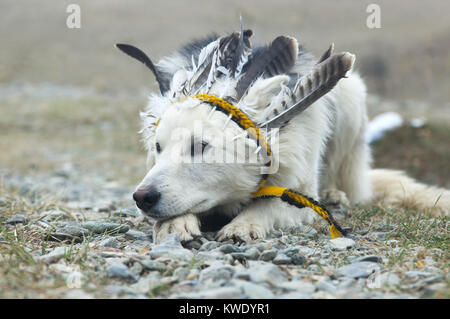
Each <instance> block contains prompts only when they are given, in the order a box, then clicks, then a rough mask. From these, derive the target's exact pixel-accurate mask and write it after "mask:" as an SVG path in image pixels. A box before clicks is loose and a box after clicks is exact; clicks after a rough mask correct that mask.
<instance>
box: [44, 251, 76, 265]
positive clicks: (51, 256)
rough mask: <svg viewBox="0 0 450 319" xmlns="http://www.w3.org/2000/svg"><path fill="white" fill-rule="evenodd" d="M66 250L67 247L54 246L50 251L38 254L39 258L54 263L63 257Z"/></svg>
mask: <svg viewBox="0 0 450 319" xmlns="http://www.w3.org/2000/svg"><path fill="white" fill-rule="evenodd" d="M68 251H69V248H68V247H56V248H55V249H53V250H52V251H51V252H50V253H48V254H45V255H42V256H40V257H39V260H40V261H42V262H44V263H48V264H50V263H54V262H56V261H58V260H60V259H61V258H63V257H64V255H65V254H66V253H67V252H68Z"/></svg>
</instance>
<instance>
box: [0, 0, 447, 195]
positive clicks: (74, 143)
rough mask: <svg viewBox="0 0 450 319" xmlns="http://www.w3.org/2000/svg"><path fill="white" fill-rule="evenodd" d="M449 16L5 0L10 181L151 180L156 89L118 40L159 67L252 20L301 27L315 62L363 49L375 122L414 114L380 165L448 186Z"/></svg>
mask: <svg viewBox="0 0 450 319" xmlns="http://www.w3.org/2000/svg"><path fill="white" fill-rule="evenodd" d="M70 3H76V4H78V5H79V6H80V8H81V28H79V29H69V28H68V27H67V26H66V19H67V17H68V15H69V13H67V12H66V8H67V6H68V5H69V4H70ZM370 3H376V4H378V5H379V6H380V8H381V28H375V29H370V28H368V26H367V24H366V20H367V17H368V16H369V14H370V13H367V12H366V8H367V6H368V5H369V4H370ZM449 11H450V1H448V0H433V1H426V2H425V1H421V0H409V1H392V0H389V1H381V0H378V1H376V2H374V1H373V0H372V1H360V0H353V1H349V0H340V1H333V0H329V1H303V0H278V1H269V0H248V1H242V0H231V1H230V0H229V1H218V0H196V1H162V0H152V1H144V0H129V1H119V0H96V1H91V0H86V1H84V0H77V1H74V0H71V1H65V0H64V1H63V0H53V1H52V0H41V1H24V0H2V1H1V2H0V39H1V41H2V44H1V46H0V114H1V116H0V173H1V176H2V178H3V183H6V184H8V183H20V182H21V181H22V178H23V176H26V177H27V178H29V177H30V176H35V177H36V179H35V180H39V181H40V182H41V183H42V184H43V185H45V184H46V181H48V178H55V176H56V178H59V180H61V178H65V179H66V184H64V183H63V184H61V185H63V186H62V187H69V186H68V185H69V184H70V182H72V181H74V180H76V179H77V178H84V179H86V182H87V183H90V182H91V181H92V180H94V179H95V177H98V178H100V179H101V180H103V179H105V180H106V181H107V182H109V183H112V184H114V183H115V184H114V185H124V186H127V187H132V186H134V185H136V184H137V183H138V182H139V181H140V179H141V177H142V176H143V175H144V174H145V152H144V150H143V149H142V147H141V145H140V141H139V136H138V134H137V131H138V130H139V118H138V112H139V110H141V109H143V107H144V106H145V103H146V96H147V94H148V93H149V92H151V91H153V90H156V85H155V81H154V79H153V75H152V74H151V73H150V72H149V71H148V70H147V69H146V68H145V67H143V66H142V65H141V64H139V63H137V62H136V61H134V60H132V59H130V58H128V57H126V56H125V55H123V53H121V52H119V51H118V50H117V49H115V48H114V44H115V43H118V42H122V43H130V44H134V45H136V46H138V47H139V48H141V49H143V50H144V51H145V52H147V53H148V54H149V55H150V57H151V58H152V59H153V60H154V61H158V59H159V58H161V57H163V56H164V55H168V54H170V53H172V52H173V51H174V50H176V49H177V48H179V47H180V46H182V45H183V43H185V42H187V41H190V40H191V39H192V38H198V37H202V36H204V35H207V34H209V33H211V32H218V33H219V34H225V33H228V32H231V31H234V30H237V29H239V15H240V14H242V17H243V22H244V27H245V28H250V29H252V30H253V31H254V36H253V38H252V40H253V43H262V44H265V43H268V42H270V41H271V40H273V39H274V38H275V37H276V36H278V35H291V36H294V37H296V38H297V39H298V40H299V42H300V43H301V44H302V45H303V46H304V47H305V48H306V49H308V50H310V51H311V52H313V53H314V54H315V55H317V56H320V55H321V54H322V52H323V51H324V50H326V49H327V48H328V46H329V44H330V43H331V42H334V43H335V50H336V51H338V52H339V51H350V52H352V53H355V54H356V56H357V62H356V69H357V70H358V71H359V72H360V73H361V74H362V76H363V77H364V79H365V81H366V83H367V85H368V91H369V101H368V104H369V113H370V117H371V118H373V117H374V116H375V115H377V114H379V113H381V112H385V111H395V112H398V113H399V114H400V115H401V116H402V117H403V119H404V121H403V123H404V125H403V126H401V127H400V128H398V129H397V130H395V131H392V132H390V133H388V135H387V136H386V137H385V138H383V139H382V140H380V141H377V142H376V143H375V144H374V157H375V166H377V167H394V168H401V169H406V170H407V171H408V172H409V173H410V174H412V175H413V176H415V177H416V178H419V179H421V180H423V181H425V182H427V183H431V184H437V185H440V186H444V187H450V178H449V177H450V173H449V163H450V136H449V135H450V102H449V101H450V99H449V98H450V90H449V88H450V19H448V12H449ZM413 119H421V120H424V121H425V122H424V123H425V124H424V125H419V126H420V127H417V125H416V126H412V125H410V124H409V123H410V120H413ZM58 185H59V184H58Z"/></svg>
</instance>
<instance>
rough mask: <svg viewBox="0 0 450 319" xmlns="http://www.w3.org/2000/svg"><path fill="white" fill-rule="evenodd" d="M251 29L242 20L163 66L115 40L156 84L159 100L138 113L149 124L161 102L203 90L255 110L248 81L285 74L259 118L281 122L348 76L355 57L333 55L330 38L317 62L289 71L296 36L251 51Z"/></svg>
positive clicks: (271, 124) (263, 124) (270, 123)
mask: <svg viewBox="0 0 450 319" xmlns="http://www.w3.org/2000/svg"><path fill="white" fill-rule="evenodd" d="M252 34H253V32H252V31H251V30H243V28H242V26H241V30H240V31H239V32H233V33H232V34H230V35H226V36H222V37H217V38H215V39H213V40H212V41H210V42H209V43H207V44H206V45H204V46H203V47H201V48H196V50H194V51H193V52H192V55H191V56H190V58H189V59H188V58H187V57H186V56H184V57H183V59H182V60H183V62H181V63H178V65H179V67H178V68H177V69H175V70H174V69H173V68H172V70H166V69H164V68H163V67H161V65H163V64H164V63H162V64H156V65H155V64H153V63H152V61H151V60H150V58H148V56H147V55H146V54H145V53H144V52H142V51H141V50H139V49H137V48H135V47H133V46H131V45H125V44H117V45H116V46H117V47H118V48H119V49H120V50H121V51H123V52H125V53H126V54H128V55H130V56H132V57H134V58H135V59H137V60H139V61H141V62H142V63H144V65H146V66H147V67H148V68H149V69H150V70H151V71H152V72H153V74H154V75H155V78H156V80H157V82H158V84H159V88H160V93H161V94H160V95H159V96H152V99H153V100H155V99H157V103H152V104H153V105H154V106H153V107H152V109H151V110H150V112H149V113H144V114H142V116H145V117H147V121H146V122H147V123H149V126H151V125H154V126H155V125H156V123H157V119H158V118H159V117H160V116H161V114H162V112H164V108H165V106H166V105H168V104H170V103H173V102H179V103H180V104H185V105H189V106H195V105H198V104H200V103H201V102H200V101H197V102H193V101H190V102H187V101H185V102H181V101H183V100H185V99H183V98H185V97H190V96H193V95H195V94H201V93H207V94H213V95H216V96H217V97H219V98H223V99H225V100H227V101H229V102H232V103H237V105H239V108H240V109H241V110H242V111H243V112H244V113H247V114H254V113H255V112H254V110H253V109H252V106H250V105H247V104H246V103H244V102H245V98H246V95H247V94H248V92H249V91H251V89H252V87H254V86H255V87H256V86H257V85H258V84H257V83H258V81H260V80H264V79H269V78H274V77H275V76H280V75H288V77H287V78H288V79H290V80H289V81H288V82H289V83H286V81H279V82H277V83H278V84H277V85H278V86H279V87H278V89H277V90H276V93H275V94H273V96H272V98H271V102H270V103H269V104H267V105H265V106H264V107H265V108H266V109H265V110H264V114H265V115H267V116H266V117H265V118H264V120H263V121H261V122H260V123H257V125H258V126H259V127H265V128H272V127H282V126H283V125H285V124H286V123H287V122H289V120H290V119H292V118H293V117H295V116H297V115H298V114H300V113H301V112H303V111H304V110H305V109H306V108H308V107H309V106H310V105H311V104H313V103H314V102H315V101H317V100H318V99H319V98H321V97H322V96H323V95H325V94H326V93H328V92H329V91H330V90H331V89H332V88H333V87H334V86H335V85H336V84H337V82H338V81H339V80H340V79H341V78H343V77H346V76H347V74H348V73H349V72H350V70H351V69H352V67H353V64H354V61H355V57H354V55H352V54H350V53H348V52H344V53H340V54H334V55H333V49H334V45H333V44H332V45H331V46H330V47H329V49H328V50H327V51H326V52H325V53H324V54H323V55H322V56H321V58H320V59H319V60H318V61H317V63H316V65H312V67H311V68H309V69H308V72H306V73H305V74H301V75H300V74H299V73H298V72H294V71H295V70H294V71H293V68H294V67H295V65H296V63H297V59H298V58H299V57H300V58H302V55H301V54H300V53H299V45H298V43H297V40H296V39H295V38H292V37H287V36H279V37H277V38H276V39H275V40H274V41H273V42H272V43H271V44H270V45H269V46H266V47H264V48H262V49H261V48H259V49H258V50H256V51H254V50H253V49H252V47H251V43H250V37H251V36H252ZM166 64H167V63H166ZM295 77H297V79H295ZM269 82H270V81H269ZM211 91H213V92H212V93H211Z"/></svg>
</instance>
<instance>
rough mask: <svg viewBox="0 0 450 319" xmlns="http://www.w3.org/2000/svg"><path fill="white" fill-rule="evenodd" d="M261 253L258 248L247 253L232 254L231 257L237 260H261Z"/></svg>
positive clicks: (253, 248)
mask: <svg viewBox="0 0 450 319" xmlns="http://www.w3.org/2000/svg"><path fill="white" fill-rule="evenodd" d="M259 255H260V252H259V250H258V249H257V248H256V247H252V248H250V249H248V250H246V251H245V252H239V253H231V256H232V257H233V258H235V259H249V260H256V259H258V258H259Z"/></svg>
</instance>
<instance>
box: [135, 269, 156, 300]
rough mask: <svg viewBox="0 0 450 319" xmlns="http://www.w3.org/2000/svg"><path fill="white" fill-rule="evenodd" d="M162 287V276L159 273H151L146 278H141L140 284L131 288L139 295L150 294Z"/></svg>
mask: <svg viewBox="0 0 450 319" xmlns="http://www.w3.org/2000/svg"><path fill="white" fill-rule="evenodd" d="M160 285H161V276H160V275H159V274H158V273H154V272H153V273H150V274H148V276H146V277H141V278H140V279H139V281H138V282H136V283H135V284H133V285H131V286H130V288H131V289H132V290H133V291H135V292H137V293H139V294H144V295H145V294H148V293H149V292H150V291H152V290H153V289H154V288H156V287H158V286H160Z"/></svg>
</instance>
